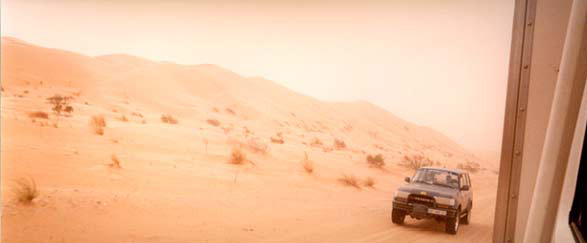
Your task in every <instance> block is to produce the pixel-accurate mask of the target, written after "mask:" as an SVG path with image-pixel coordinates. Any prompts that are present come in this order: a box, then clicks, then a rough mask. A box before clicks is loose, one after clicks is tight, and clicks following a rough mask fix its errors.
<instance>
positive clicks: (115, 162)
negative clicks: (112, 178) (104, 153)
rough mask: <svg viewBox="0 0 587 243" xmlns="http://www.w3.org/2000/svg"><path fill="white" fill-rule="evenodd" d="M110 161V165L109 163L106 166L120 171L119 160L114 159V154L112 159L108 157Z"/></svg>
mask: <svg viewBox="0 0 587 243" xmlns="http://www.w3.org/2000/svg"><path fill="white" fill-rule="evenodd" d="M110 159H111V160H112V163H110V164H109V165H108V166H110V168H114V169H120V168H121V167H120V160H119V159H118V157H116V155H115V154H113V155H112V157H110Z"/></svg>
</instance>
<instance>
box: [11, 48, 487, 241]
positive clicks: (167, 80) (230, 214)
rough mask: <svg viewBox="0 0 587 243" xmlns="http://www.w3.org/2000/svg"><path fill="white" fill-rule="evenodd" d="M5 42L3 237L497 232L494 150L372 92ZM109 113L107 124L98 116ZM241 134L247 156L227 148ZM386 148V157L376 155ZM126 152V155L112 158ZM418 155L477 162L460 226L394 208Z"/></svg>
mask: <svg viewBox="0 0 587 243" xmlns="http://www.w3.org/2000/svg"><path fill="white" fill-rule="evenodd" d="M1 55H2V60H1V61H2V67H1V68H2V72H1V73H2V77H1V78H2V88H3V91H2V95H1V103H0V104H1V119H2V120H1V122H2V133H1V141H2V142H1V161H2V175H1V176H2V179H1V180H2V188H1V189H2V198H3V200H2V213H3V217H2V241H6V242H39V241H43V242H130V241H138V242H396V241H401V242H471V241H475V242H489V241H490V240H491V233H492V229H491V227H492V224H493V223H492V222H493V210H494V205H495V190H496V183H497V175H496V174H495V172H494V168H493V167H491V166H490V164H488V163H489V162H487V159H479V158H477V157H476V156H475V155H473V153H471V152H469V151H467V150H465V149H464V148H463V147H461V146H460V145H458V144H456V143H455V142H453V141H451V140H450V139H449V138H447V137H446V136H444V135H443V134H441V133H439V132H437V131H434V130H433V129H430V128H426V127H421V126H418V125H416V124H413V123H410V122H408V121H405V120H402V119H401V118H399V117H396V116H394V115H393V114H391V113H390V112H387V111H385V110H384V109H381V108H379V107H377V106H375V105H373V104H370V103H368V102H363V101H358V102H347V103H331V102H323V101H320V100H317V99H314V98H312V97H308V96H304V95H302V94H298V93H295V92H293V91H291V90H289V89H287V88H285V87H283V86H280V85H278V84H276V83H274V82H272V81H269V80H266V79H263V78H259V77H243V76H241V75H238V74H236V73H234V72H231V71H229V70H226V69H224V68H221V67H218V66H215V65H210V64H205V65H177V64H172V63H166V62H156V61H150V60H146V59H142V58H139V57H133V56H128V55H122V54H117V55H108V56H100V57H89V56H84V55H79V54H76V53H71V52H67V51H62V50H55V49H49V48H43V47H39V46H35V45H32V44H29V43H26V42H23V41H20V40H16V39H14V38H8V37H3V38H2V51H1ZM55 94H61V95H66V96H71V97H73V99H72V101H71V106H72V107H73V109H74V111H73V112H72V113H71V115H68V116H66V115H63V116H57V115H55V114H54V113H52V112H51V106H50V105H49V104H47V103H46V98H47V97H50V96H53V95H55ZM408 102H409V101H408ZM34 111H43V112H47V113H49V119H43V118H31V117H30V116H29V113H30V112H34ZM164 114H169V115H171V116H172V117H173V118H174V119H176V120H177V124H170V123H165V122H163V121H162V120H161V116H162V115H164ZM97 115H99V116H103V117H104V118H105V120H106V127H105V128H104V134H103V135H98V134H95V132H94V131H93V130H92V127H91V126H90V119H91V117H92V116H97ZM213 120H214V121H217V122H213ZM272 137H273V138H274V139H275V138H280V139H282V140H283V144H281V143H276V142H272V141H271V138H272ZM335 139H338V140H340V141H344V144H345V146H344V147H338V148H337V147H336V146H335V144H334V141H335ZM234 147H240V149H241V151H243V153H244V154H245V156H246V160H247V163H244V164H243V165H234V164H230V163H229V162H228V161H229V160H230V154H231V151H232V149H233V148H234ZM305 153H306V154H307V157H308V160H310V161H311V163H312V166H313V168H314V171H313V173H311V174H309V173H307V172H306V171H305V170H304V168H303V166H302V162H303V161H304V159H305V158H304V157H305V155H304V154H305ZM375 154H382V155H383V157H384V158H385V163H386V165H385V166H384V168H383V169H376V168H371V167H369V166H368V164H367V163H366V160H365V157H366V156H367V155H375ZM113 155H114V156H115V157H116V158H117V159H118V160H119V161H120V166H121V168H113V167H111V166H109V164H110V163H112V156H113ZM412 155H421V156H423V157H425V158H428V159H429V160H430V161H432V162H434V163H435V165H438V166H446V167H456V166H458V165H459V164H464V163H467V162H470V163H478V164H479V171H478V172H476V173H474V174H473V175H472V178H473V190H474V194H475V200H476V202H475V210H474V211H473V213H474V215H473V222H472V224H471V225H469V226H463V227H462V228H461V229H460V232H459V233H458V234H457V235H456V236H453V235H448V234H445V233H444V232H443V226H442V225H441V224H438V223H435V222H434V221H415V220H408V222H407V225H406V226H396V225H393V224H392V223H391V220H390V213H391V200H392V195H393V192H394V190H395V189H396V188H397V187H398V186H399V185H400V184H401V183H403V178H404V177H405V176H410V175H411V174H412V173H413V170H411V169H410V168H407V167H406V166H404V165H403V162H404V156H412ZM342 175H352V176H355V177H356V178H358V180H359V181H360V182H361V183H363V182H364V181H365V180H366V179H367V178H368V177H371V178H373V179H374V181H375V185H374V188H371V187H366V186H361V188H360V189H357V188H354V187H347V186H344V185H343V184H341V183H340V182H339V178H340V177H341V176H342ZM21 177H30V178H34V179H35V180H36V182H37V184H38V186H39V189H40V196H39V197H38V198H37V199H35V200H34V201H33V204H32V205H21V204H19V203H17V202H16V201H15V200H14V195H13V194H12V193H11V188H12V187H11V186H12V183H13V181H14V180H15V179H17V178H21Z"/></svg>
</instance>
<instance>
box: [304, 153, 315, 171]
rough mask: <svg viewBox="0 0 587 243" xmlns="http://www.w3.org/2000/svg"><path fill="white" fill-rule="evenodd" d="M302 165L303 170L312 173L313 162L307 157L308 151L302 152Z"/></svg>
mask: <svg viewBox="0 0 587 243" xmlns="http://www.w3.org/2000/svg"><path fill="white" fill-rule="evenodd" d="M302 167H304V171H306V173H308V174H312V173H314V163H313V162H312V161H311V160H310V159H308V153H305V152H304V160H303V161H302Z"/></svg>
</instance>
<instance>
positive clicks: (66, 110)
mask: <svg viewBox="0 0 587 243" xmlns="http://www.w3.org/2000/svg"><path fill="white" fill-rule="evenodd" d="M63 111H65V113H67V115H71V113H72V112H73V107H72V106H70V105H68V106H65V109H63Z"/></svg>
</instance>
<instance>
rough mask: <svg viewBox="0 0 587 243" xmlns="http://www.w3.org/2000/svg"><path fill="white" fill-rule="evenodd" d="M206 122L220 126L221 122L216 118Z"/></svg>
mask: <svg viewBox="0 0 587 243" xmlns="http://www.w3.org/2000/svg"><path fill="white" fill-rule="evenodd" d="M206 122H207V123H208V124H210V125H212V126H215V127H217V126H220V122H219V121H218V120H216V119H208V120H206Z"/></svg>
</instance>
